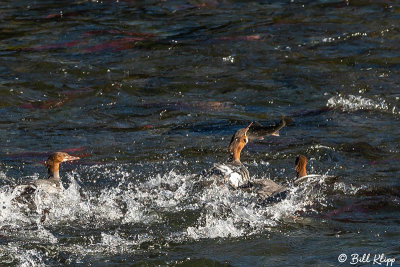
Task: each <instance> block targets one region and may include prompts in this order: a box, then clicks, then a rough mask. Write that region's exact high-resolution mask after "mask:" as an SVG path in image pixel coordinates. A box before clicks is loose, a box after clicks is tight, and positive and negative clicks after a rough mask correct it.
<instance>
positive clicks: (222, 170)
mask: <svg viewBox="0 0 400 267" xmlns="http://www.w3.org/2000/svg"><path fill="white" fill-rule="evenodd" d="M285 125H286V119H285V117H284V116H282V119H281V121H280V123H279V124H277V125H274V126H262V125H261V124H259V123H250V124H249V125H248V126H247V127H246V128H242V129H239V130H237V131H236V132H235V134H234V135H233V136H232V139H231V142H230V144H229V148H228V150H229V153H230V154H231V158H230V160H229V161H228V162H226V163H222V164H221V163H219V164H214V167H213V168H211V169H210V170H209V171H207V172H206V173H205V174H204V175H203V176H204V177H205V178H208V179H210V180H209V181H214V180H217V183H218V184H221V183H227V184H229V185H230V186H231V187H233V188H240V187H249V186H251V183H250V174H249V171H248V170H247V168H246V167H245V166H244V165H243V164H242V162H241V161H240V155H241V152H242V150H243V148H244V147H245V146H246V144H247V143H248V142H249V141H252V140H262V139H263V138H264V137H265V136H268V135H274V136H279V130H280V129H282V128H283V127H284V126H285ZM271 182H272V181H271Z"/></svg>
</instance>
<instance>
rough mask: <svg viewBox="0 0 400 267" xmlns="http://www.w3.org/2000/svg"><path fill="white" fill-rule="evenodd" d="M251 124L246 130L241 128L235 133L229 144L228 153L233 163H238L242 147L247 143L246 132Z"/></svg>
mask: <svg viewBox="0 0 400 267" xmlns="http://www.w3.org/2000/svg"><path fill="white" fill-rule="evenodd" d="M252 124H253V123H250V124H249V126H247V127H246V128H242V129H239V130H237V131H236V133H235V134H234V135H233V136H232V139H231V142H230V144H229V152H230V153H231V154H232V160H233V161H234V162H240V152H241V151H242V149H243V147H244V146H245V145H246V144H247V142H248V141H249V139H248V137H247V131H248V130H249V128H250V126H251V125H252Z"/></svg>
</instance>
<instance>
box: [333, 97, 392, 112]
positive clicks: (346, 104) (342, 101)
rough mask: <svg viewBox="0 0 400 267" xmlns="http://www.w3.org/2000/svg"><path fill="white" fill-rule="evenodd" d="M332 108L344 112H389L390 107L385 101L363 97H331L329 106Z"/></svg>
mask: <svg viewBox="0 0 400 267" xmlns="http://www.w3.org/2000/svg"><path fill="white" fill-rule="evenodd" d="M326 105H327V106H328V107H330V108H340V109H341V110H342V111H347V112H351V111H357V110H382V111H388V110H389V105H388V104H387V103H386V101H385V100H384V99H381V98H379V99H378V100H372V99H369V98H365V97H362V96H355V95H348V96H347V97H346V96H342V95H338V96H334V97H331V98H330V99H329V100H328V102H327V104H326Z"/></svg>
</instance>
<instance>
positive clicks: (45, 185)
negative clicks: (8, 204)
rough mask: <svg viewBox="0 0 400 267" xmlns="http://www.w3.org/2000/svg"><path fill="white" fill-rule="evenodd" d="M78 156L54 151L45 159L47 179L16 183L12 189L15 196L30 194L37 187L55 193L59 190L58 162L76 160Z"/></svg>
mask: <svg viewBox="0 0 400 267" xmlns="http://www.w3.org/2000/svg"><path fill="white" fill-rule="evenodd" d="M78 159H79V157H74V156H71V155H69V154H67V153H65V152H55V153H53V154H51V155H50V156H49V158H48V159H47V161H46V167H47V171H48V174H49V177H48V178H47V179H37V180H34V181H32V182H30V183H28V184H22V185H18V186H16V187H15V189H14V193H15V195H16V196H17V197H21V196H26V195H32V194H33V193H34V192H35V191H36V190H37V189H38V188H40V189H42V190H44V191H46V192H48V193H56V192H58V191H59V190H60V188H61V186H60V164H61V163H62V162H66V161H72V160H78Z"/></svg>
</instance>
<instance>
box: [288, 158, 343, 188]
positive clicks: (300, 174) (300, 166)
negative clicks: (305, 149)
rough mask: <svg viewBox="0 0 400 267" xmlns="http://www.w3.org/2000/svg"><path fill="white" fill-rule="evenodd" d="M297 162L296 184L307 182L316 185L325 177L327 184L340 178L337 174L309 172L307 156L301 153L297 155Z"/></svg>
mask: <svg viewBox="0 0 400 267" xmlns="http://www.w3.org/2000/svg"><path fill="white" fill-rule="evenodd" d="M295 164H296V167H295V171H296V180H294V183H293V184H294V185H296V186H298V185H301V184H304V183H305V182H307V183H309V184H312V185H315V184H316V183H317V182H319V181H320V179H321V178H322V179H323V181H324V183H325V184H332V183H334V182H335V181H336V180H337V179H338V177H337V176H330V175H319V174H307V170H306V166H307V158H306V157H305V156H303V155H299V156H297V157H296V161H295Z"/></svg>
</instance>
